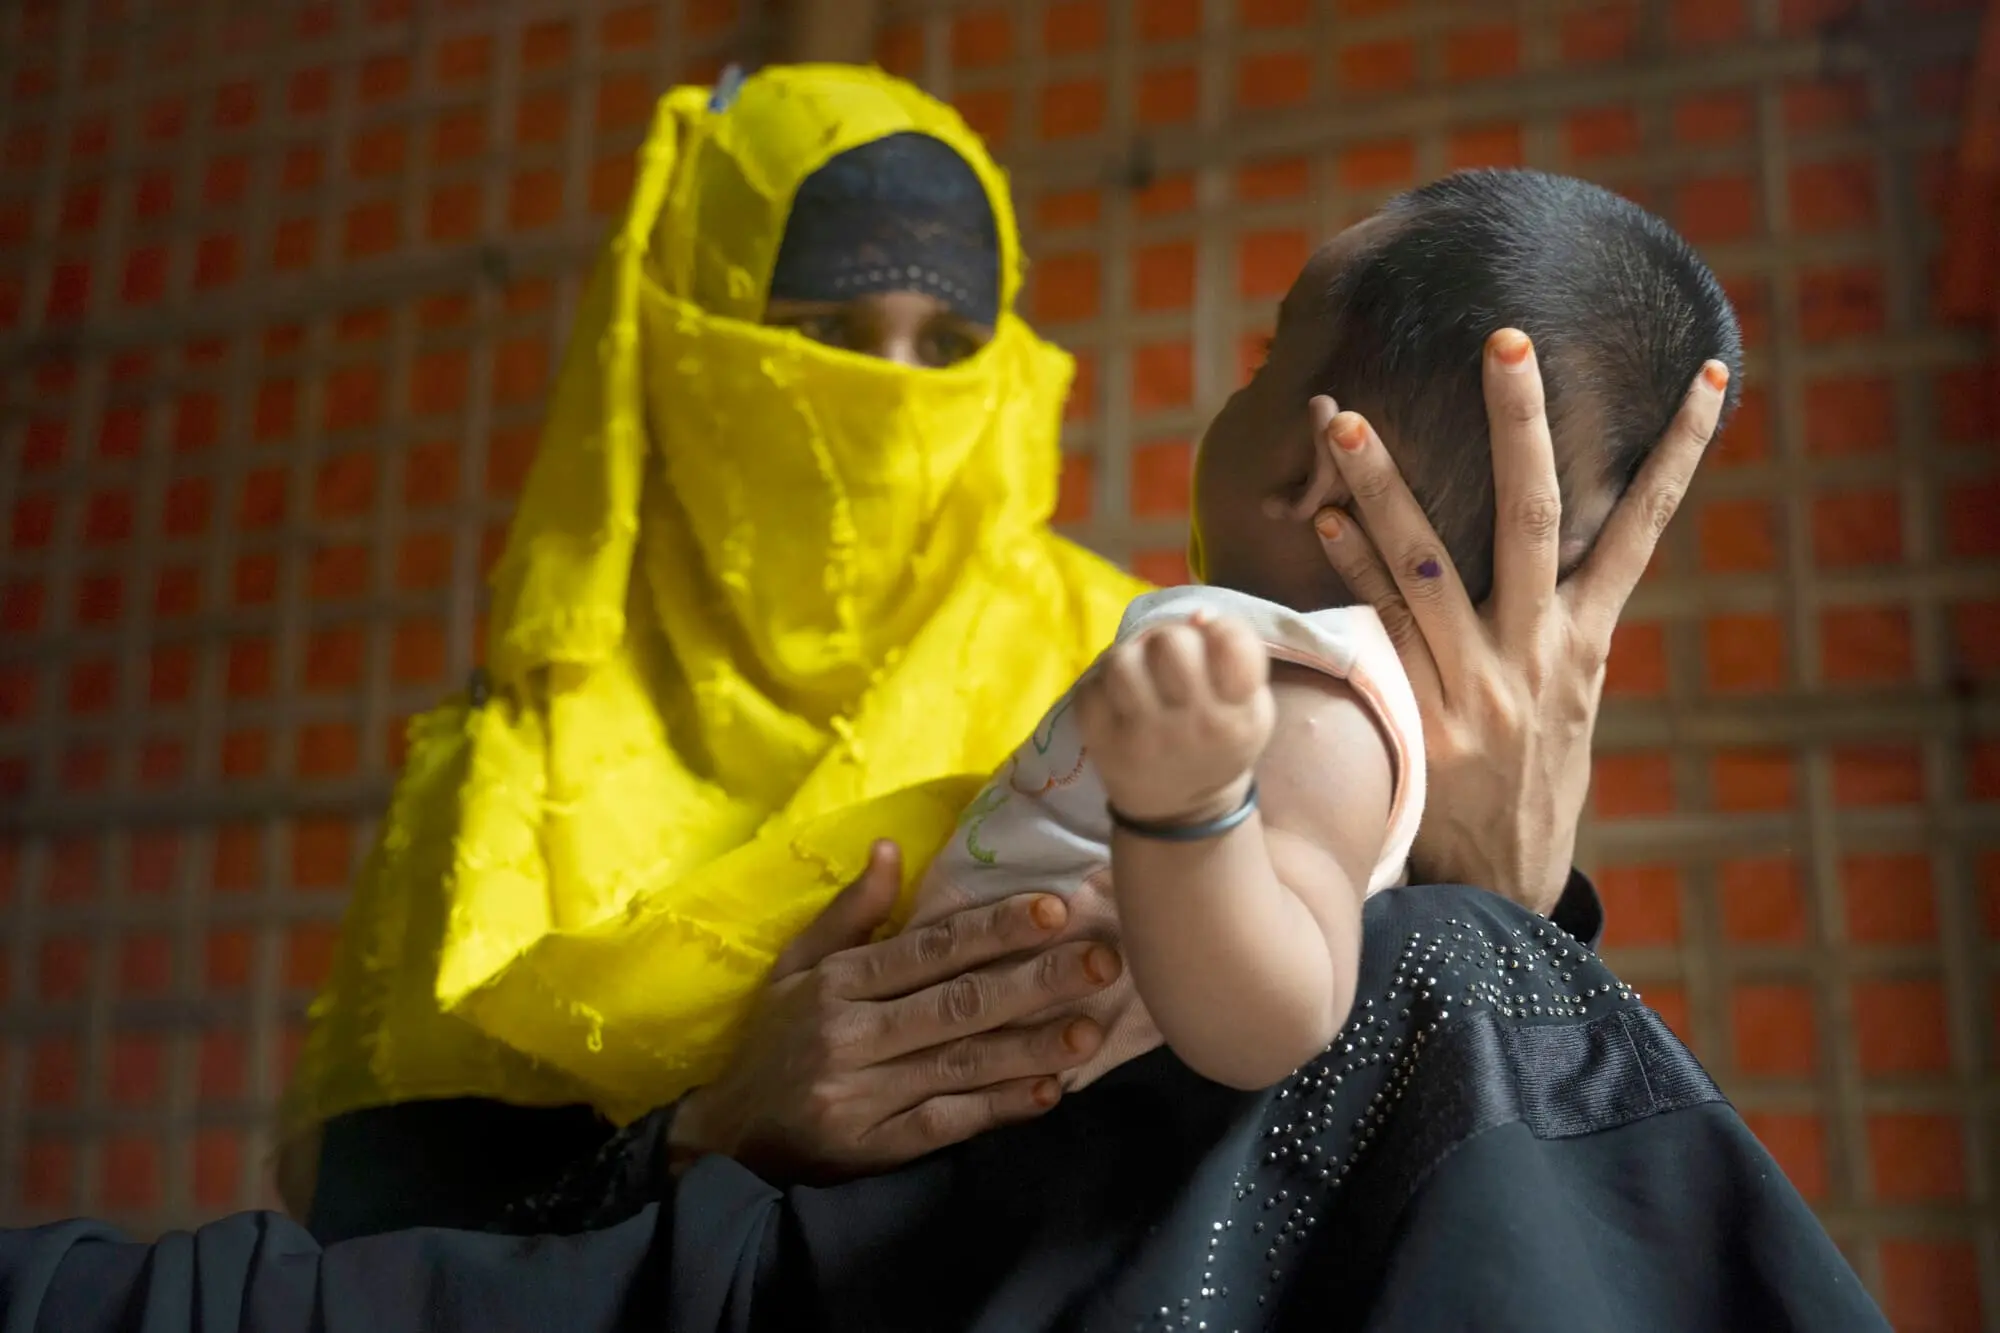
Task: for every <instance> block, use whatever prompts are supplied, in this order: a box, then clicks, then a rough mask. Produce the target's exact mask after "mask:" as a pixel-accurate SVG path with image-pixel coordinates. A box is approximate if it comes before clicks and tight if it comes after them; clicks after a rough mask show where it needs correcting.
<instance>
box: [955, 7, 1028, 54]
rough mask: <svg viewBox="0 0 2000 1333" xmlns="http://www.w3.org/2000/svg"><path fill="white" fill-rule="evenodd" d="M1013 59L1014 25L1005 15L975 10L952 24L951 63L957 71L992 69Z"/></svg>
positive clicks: (963, 14)
mask: <svg viewBox="0 0 2000 1333" xmlns="http://www.w3.org/2000/svg"><path fill="white" fill-rule="evenodd" d="M1013 58H1014V23H1013V20H1012V19H1011V18H1009V17H1008V15H1007V13H1006V11H1004V10H999V9H976V10H971V11H967V12H963V13H960V14H958V15H956V16H955V17H954V18H953V19H952V22H951V63H952V65H953V66H954V67H955V68H957V69H991V68H992V67H993V66H995V65H1004V64H1006V63H1007V62H1008V61H1010V60H1012V59H1013Z"/></svg>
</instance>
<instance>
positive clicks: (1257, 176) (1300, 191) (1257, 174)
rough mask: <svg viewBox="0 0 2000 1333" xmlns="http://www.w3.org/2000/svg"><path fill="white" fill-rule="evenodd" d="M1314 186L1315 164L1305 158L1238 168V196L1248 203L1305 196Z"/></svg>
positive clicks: (1292, 158)
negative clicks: (1313, 172) (1313, 166)
mask: <svg viewBox="0 0 2000 1333" xmlns="http://www.w3.org/2000/svg"><path fill="white" fill-rule="evenodd" d="M1311 188H1312V167H1311V164H1310V163H1308V162H1307V161H1306V160H1305V159H1304V158H1302V157H1287V158H1277V159H1272V160H1268V161H1262V162H1249V163H1245V164H1244V165H1243V166H1240V167H1238V168H1237V169H1236V197H1237V198H1238V199H1241V200H1242V201H1244V202H1245V203H1264V202H1268V201H1270V200H1274V199H1297V198H1302V197H1303V196H1304V195H1306V194H1307V193H1308V192H1309V191H1310V190H1311Z"/></svg>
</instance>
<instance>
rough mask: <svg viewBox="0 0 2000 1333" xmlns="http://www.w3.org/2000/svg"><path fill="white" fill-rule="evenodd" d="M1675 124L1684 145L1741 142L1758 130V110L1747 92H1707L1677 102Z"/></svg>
mask: <svg viewBox="0 0 2000 1333" xmlns="http://www.w3.org/2000/svg"><path fill="white" fill-rule="evenodd" d="M1673 124H1674V137H1675V138H1676V139H1678V140H1679V141H1680V142H1682V143H1685V144H1725V143H1738V142H1742V141H1744V140H1747V139H1748V138H1749V137H1750V136H1751V135H1752V134H1753V133H1754V132H1755V131H1756V128H1757V109H1756V106H1755V105H1754V104H1753V103H1752V102H1751V100H1750V96H1749V94H1748V93H1707V94H1703V95H1702V96H1699V97H1689V98H1685V99H1683V100H1681V101H1680V102H1677V103H1675V104H1674V114H1673Z"/></svg>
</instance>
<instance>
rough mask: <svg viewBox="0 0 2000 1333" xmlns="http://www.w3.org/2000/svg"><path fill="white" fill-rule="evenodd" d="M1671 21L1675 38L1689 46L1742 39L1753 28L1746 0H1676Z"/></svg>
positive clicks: (1703, 45) (1680, 43) (1670, 24)
mask: <svg viewBox="0 0 2000 1333" xmlns="http://www.w3.org/2000/svg"><path fill="white" fill-rule="evenodd" d="M1668 23H1669V27H1670V29H1671V31H1672V33H1673V38H1674V42H1675V43H1676V44H1677V45H1680V46H1687V47H1705V46H1719V45H1722V44H1724V43H1728V42H1734V41H1740V40H1742V39H1743V38H1744V37H1745V36H1746V35H1748V33H1749V30H1750V16H1749V14H1748V13H1747V12H1745V9H1744V0H1673V3H1672V6H1671V14H1670V17H1669V20H1668Z"/></svg>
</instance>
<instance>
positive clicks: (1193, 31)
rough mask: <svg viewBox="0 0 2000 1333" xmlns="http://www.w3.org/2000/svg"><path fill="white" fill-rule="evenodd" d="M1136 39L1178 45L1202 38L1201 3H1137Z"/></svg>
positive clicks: (1172, 0)
mask: <svg viewBox="0 0 2000 1333" xmlns="http://www.w3.org/2000/svg"><path fill="white" fill-rule="evenodd" d="M1137 6H1138V10H1139V40H1141V41H1144V42H1180V41H1187V40H1190V39H1191V38H1194V37H1198V36H1200V35H1201V0H1137Z"/></svg>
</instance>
